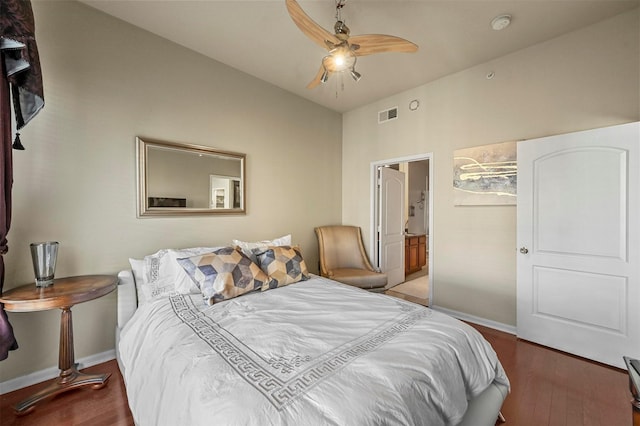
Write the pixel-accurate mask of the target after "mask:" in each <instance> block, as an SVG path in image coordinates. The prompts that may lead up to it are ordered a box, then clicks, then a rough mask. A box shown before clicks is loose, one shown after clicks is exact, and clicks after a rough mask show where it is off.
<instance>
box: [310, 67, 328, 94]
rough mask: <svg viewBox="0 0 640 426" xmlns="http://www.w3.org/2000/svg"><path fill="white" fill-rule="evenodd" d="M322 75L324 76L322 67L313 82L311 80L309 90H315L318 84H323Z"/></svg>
mask: <svg viewBox="0 0 640 426" xmlns="http://www.w3.org/2000/svg"><path fill="white" fill-rule="evenodd" d="M327 72H329V71H327ZM322 74H324V67H323V66H322V65H320V69H319V70H318V73H317V74H316V76H315V77H314V78H313V80H311V82H310V83H309V84H307V89H313V88H314V87H316V86H317V85H318V84H320V83H321V81H320V79H322Z"/></svg>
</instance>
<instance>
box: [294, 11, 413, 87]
mask: <svg viewBox="0 0 640 426" xmlns="http://www.w3.org/2000/svg"><path fill="white" fill-rule="evenodd" d="M335 1H336V23H335V25H334V27H333V28H334V31H335V34H331V33H330V32H329V31H327V30H325V29H324V28H322V27H321V26H320V25H318V24H317V23H315V22H314V21H313V19H311V18H310V17H309V16H308V15H307V14H306V13H305V12H304V11H303V10H302V8H301V7H300V5H299V4H298V2H297V1H296V0H285V2H286V4H287V10H288V11H289V15H291V18H292V19H293V22H295V24H296V25H297V26H298V28H300V29H301V30H302V32H303V33H305V34H306V35H307V37H309V38H310V39H311V40H313V41H314V42H315V43H316V44H318V45H320V46H321V47H322V48H324V49H327V50H328V51H329V54H328V55H327V56H325V57H324V58H322V64H321V65H320V70H318V73H317V74H316V76H315V78H314V79H313V80H311V82H310V83H309V84H308V85H307V89H312V88H314V87H316V86H317V85H318V84H320V83H326V82H327V80H328V79H329V75H330V74H333V73H338V72H344V71H349V74H350V75H351V77H352V78H353V79H354V80H355V81H358V80H360V77H362V76H361V75H360V73H359V72H358V71H356V68H355V66H356V61H357V57H358V56H366V55H373V54H374V53H383V52H400V53H412V52H415V51H417V50H418V46H417V45H416V44H415V43H412V42H410V41H408V40H405V39H403V38H400V37H395V36H390V35H384V34H366V35H356V36H353V37H350V36H349V35H350V30H349V27H347V26H346V25H345V23H344V21H343V20H342V17H341V13H340V12H341V10H342V8H343V7H344V5H345V2H346V0H335Z"/></svg>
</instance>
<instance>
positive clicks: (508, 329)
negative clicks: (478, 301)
mask: <svg viewBox="0 0 640 426" xmlns="http://www.w3.org/2000/svg"><path fill="white" fill-rule="evenodd" d="M430 308H431V309H433V310H434V311H440V312H442V313H445V314H447V315H451V316H452V317H454V318H458V319H459V320H462V321H467V322H472V323H474V324H478V325H482V326H484V327H489V328H493V329H494V330H498V331H503V332H505V333H509V334H513V335H514V336H515V335H516V334H517V332H516V331H517V329H516V327H514V326H513V325H508V324H503V323H501V322H497V321H492V320H489V319H486V318H481V317H477V316H475V315H469V314H465V313H464V312H458V311H454V310H452V309H447V308H443V307H442V306H436V305H434V306H430Z"/></svg>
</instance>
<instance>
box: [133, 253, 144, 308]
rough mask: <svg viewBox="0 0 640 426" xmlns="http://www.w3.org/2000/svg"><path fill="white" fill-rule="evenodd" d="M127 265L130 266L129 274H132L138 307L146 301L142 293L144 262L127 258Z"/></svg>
mask: <svg viewBox="0 0 640 426" xmlns="http://www.w3.org/2000/svg"><path fill="white" fill-rule="evenodd" d="M129 264H130V265H131V272H133V279H134V281H135V283H136V294H137V295H138V306H142V305H143V304H144V303H145V302H146V301H147V300H146V298H145V295H144V291H142V286H143V284H144V278H143V277H144V260H142V259H134V258H132V257H130V258H129Z"/></svg>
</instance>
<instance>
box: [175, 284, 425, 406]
mask: <svg viewBox="0 0 640 426" xmlns="http://www.w3.org/2000/svg"><path fill="white" fill-rule="evenodd" d="M170 303H171V307H172V309H173V312H174V313H175V315H176V316H177V317H178V318H179V319H180V320H181V321H182V323H184V324H185V325H187V326H188V327H190V328H191V329H192V330H193V331H194V333H195V334H196V335H197V336H198V337H199V338H200V339H201V340H202V341H204V342H205V343H207V344H208V345H209V346H210V347H211V348H212V349H213V350H214V351H215V352H216V353H217V354H218V355H219V356H220V357H221V358H222V359H224V361H225V362H226V363H227V364H229V365H230V366H231V367H232V368H233V369H234V370H235V371H236V373H237V374H238V375H240V376H241V377H242V378H243V379H244V380H245V381H246V382H247V383H249V384H250V385H251V386H253V387H254V388H255V389H256V390H258V391H259V392H260V393H261V394H262V395H264V397H265V398H266V399H267V400H269V401H270V403H271V404H272V405H273V406H274V407H275V408H276V409H277V410H279V411H280V410H282V409H283V408H284V407H286V406H287V405H288V404H291V403H292V402H294V401H295V400H296V399H298V398H300V397H301V396H302V395H304V394H305V393H306V392H308V391H309V390H310V389H311V388H313V387H314V386H316V385H317V384H319V383H321V382H322V381H324V380H326V379H328V378H329V377H331V376H332V375H334V374H336V373H337V372H338V371H339V370H340V369H342V368H343V367H345V366H347V365H348V364H349V363H351V362H353V361H354V360H356V359H358V358H359V357H361V356H364V355H366V354H368V353H370V352H372V351H375V350H376V349H377V348H379V347H380V346H382V345H384V344H385V343H387V342H388V341H390V340H391V339H393V338H394V337H396V336H397V335H398V334H400V333H403V332H404V331H406V330H408V329H410V328H411V327H412V326H413V325H414V324H416V323H417V322H419V321H420V320H422V319H423V318H426V317H428V316H431V314H432V312H431V311H430V310H428V309H424V308H422V307H420V306H417V305H413V304H409V303H406V302H402V301H400V300H398V301H397V302H396V303H397V305H398V306H399V308H400V309H399V311H398V315H397V316H396V317H395V318H394V319H393V320H391V321H387V322H385V323H383V324H381V325H379V326H378V327H376V328H374V329H372V330H370V331H369V332H368V333H366V334H364V335H362V336H360V337H359V338H356V339H354V340H352V341H350V342H348V343H345V344H343V345H341V346H338V347H336V348H333V349H332V350H330V351H327V352H325V353H319V354H291V356H289V357H277V358H270V359H264V358H263V357H261V356H260V355H259V354H257V353H256V352H255V351H253V350H252V349H251V348H250V347H248V346H247V345H245V344H243V343H242V342H241V341H240V340H239V339H238V338H236V337H235V336H234V335H233V334H232V333H230V332H229V331H228V330H226V329H225V328H224V327H221V326H220V325H219V324H218V323H216V322H215V321H214V320H213V319H211V318H209V317H207V316H206V315H205V314H204V313H202V312H200V310H199V309H198V308H197V307H196V306H194V305H193V301H192V300H191V298H188V297H184V296H183V295H174V296H171V297H170Z"/></svg>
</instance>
